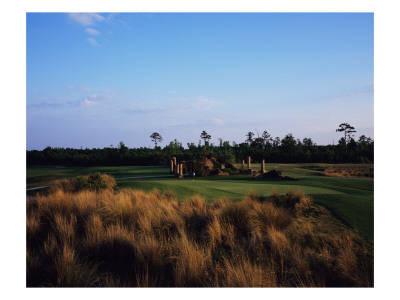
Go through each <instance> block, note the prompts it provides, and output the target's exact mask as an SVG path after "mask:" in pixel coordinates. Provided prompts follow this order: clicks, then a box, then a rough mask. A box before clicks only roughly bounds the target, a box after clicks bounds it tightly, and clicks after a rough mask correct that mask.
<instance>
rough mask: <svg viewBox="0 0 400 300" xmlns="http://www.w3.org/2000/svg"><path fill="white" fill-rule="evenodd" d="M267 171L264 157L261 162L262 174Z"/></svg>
mask: <svg viewBox="0 0 400 300" xmlns="http://www.w3.org/2000/svg"><path fill="white" fill-rule="evenodd" d="M263 173H265V160H264V159H263V160H262V162H261V174H263Z"/></svg>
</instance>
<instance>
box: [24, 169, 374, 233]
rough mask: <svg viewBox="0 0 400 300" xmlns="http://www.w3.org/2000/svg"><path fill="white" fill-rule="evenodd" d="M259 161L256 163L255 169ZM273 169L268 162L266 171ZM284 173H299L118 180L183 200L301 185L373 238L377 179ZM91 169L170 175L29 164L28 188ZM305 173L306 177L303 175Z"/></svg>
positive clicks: (117, 173)
mask: <svg viewBox="0 0 400 300" xmlns="http://www.w3.org/2000/svg"><path fill="white" fill-rule="evenodd" d="M256 167H257V166H255V167H254V168H255V169H256ZM271 168H273V167H272V165H268V166H267V170H269V169H271ZM278 169H280V170H282V173H284V174H291V175H298V176H299V175H300V176H299V177H294V178H296V179H297V180H295V181H284V180H276V179H269V180H266V179H264V180H253V179H252V178H251V176H212V177H203V178H195V180H194V182H193V179H192V178H184V179H177V178H175V177H165V178H141V179H123V180H118V181H117V184H118V187H119V188H135V189H143V190H147V191H148V190H152V189H154V188H157V189H159V190H160V191H161V192H165V191H168V190H172V191H173V192H174V195H175V197H176V198H177V199H178V200H180V201H184V200H185V199H186V198H188V197H191V196H192V195H196V194H199V195H201V196H203V197H204V198H205V199H206V200H207V201H209V202H211V201H213V200H215V199H218V198H220V197H227V198H228V199H230V200H232V201H237V200H241V199H243V197H245V196H246V195H247V194H248V193H249V191H251V190H252V191H254V192H255V193H256V194H258V195H263V196H269V195H271V193H272V191H273V190H274V189H276V190H277V191H278V192H279V193H280V194H281V195H284V193H285V192H286V191H287V190H288V189H290V188H294V189H299V190H302V191H304V192H305V193H306V194H308V195H310V196H312V198H313V199H314V203H316V204H318V205H321V206H324V207H325V208H327V209H328V210H329V211H331V213H332V214H333V215H334V216H335V217H337V218H338V219H340V220H342V221H343V222H344V223H345V224H347V225H348V226H351V227H352V228H355V229H357V230H359V231H360V233H362V234H363V235H364V236H365V237H366V238H368V239H369V240H371V241H373V237H374V180H373V179H357V178H334V177H326V176H320V174H319V175H317V174H315V171H313V170H308V169H303V168H301V165H293V164H292V165H279V166H278ZM93 172H102V173H107V174H110V175H112V176H114V177H115V178H121V177H136V176H154V175H168V174H169V168H167V167H162V166H149V167H137V166H135V167H92V168H54V167H53V168H51V167H29V168H27V188H30V187H37V186H41V185H47V184H49V183H50V182H51V180H54V179H57V178H69V177H76V176H79V175H87V174H90V173H93ZM301 176H304V177H301Z"/></svg>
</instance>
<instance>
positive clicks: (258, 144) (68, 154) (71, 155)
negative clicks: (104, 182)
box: [27, 124, 374, 166]
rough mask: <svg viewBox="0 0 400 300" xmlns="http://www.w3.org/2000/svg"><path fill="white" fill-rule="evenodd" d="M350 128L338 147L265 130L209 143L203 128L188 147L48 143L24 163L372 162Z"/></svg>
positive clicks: (370, 150) (370, 145) (156, 138)
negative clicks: (239, 140)
mask: <svg viewBox="0 0 400 300" xmlns="http://www.w3.org/2000/svg"><path fill="white" fill-rule="evenodd" d="M341 125H342V124H341ZM346 125H348V124H346ZM342 128H343V127H342ZM337 131H342V130H340V129H339V130H337ZM343 131H344V130H343ZM351 132H355V131H351V130H350V132H349V131H348V130H347V131H344V137H342V138H341V139H340V140H339V142H338V144H337V145H324V146H320V145H316V144H315V143H314V142H313V140H312V139H311V138H305V139H303V141H300V140H299V139H295V138H294V137H293V135H292V134H290V133H289V134H287V135H286V136H285V137H284V138H283V139H280V138H279V137H276V138H274V139H273V138H271V137H270V135H269V134H268V132H266V131H264V132H263V135H262V136H259V137H257V138H253V136H254V133H252V132H249V133H248V134H247V135H246V137H247V140H246V141H245V142H243V143H240V144H237V143H235V142H233V143H232V144H231V143H230V142H229V141H223V140H222V139H219V144H217V145H215V144H213V143H209V140H210V138H211V136H210V135H209V134H207V132H205V131H203V132H202V133H201V135H200V138H201V139H203V141H201V140H200V141H199V143H198V145H196V144H194V143H188V144H187V148H184V147H183V146H182V143H180V142H179V141H177V140H176V139H175V140H174V141H171V142H170V143H169V144H168V145H166V146H165V147H163V148H162V147H160V146H158V143H160V142H162V137H161V135H160V134H158V133H157V132H155V133H153V134H152V135H151V136H150V138H151V140H152V141H153V142H154V144H155V145H154V148H146V147H140V148H128V147H127V146H125V144H124V143H123V142H120V143H119V145H118V147H112V146H110V147H106V148H103V149H97V148H95V149H88V148H86V149H73V148H51V147H47V148H45V149H43V150H42V151H38V150H27V165H63V166H114V165H120V166H122V165H142V166H143V165H160V164H168V163H169V161H170V160H171V159H172V157H174V156H175V157H176V158H177V160H178V161H198V160H200V159H201V158H203V157H205V156H209V155H212V156H214V157H215V158H216V160H217V161H219V162H220V163H227V162H230V163H241V162H242V160H243V159H246V158H247V157H248V156H251V159H252V162H261V161H262V160H263V159H264V160H265V162H266V163H373V162H374V141H373V140H372V139H371V138H368V137H365V136H364V135H362V136H361V137H360V138H359V139H358V140H357V141H356V140H354V139H353V138H352V137H351Z"/></svg>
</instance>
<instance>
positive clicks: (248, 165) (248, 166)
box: [247, 156, 251, 170]
mask: <svg viewBox="0 0 400 300" xmlns="http://www.w3.org/2000/svg"><path fill="white" fill-rule="evenodd" d="M247 168H248V169H249V170H251V157H250V156H249V158H248V161H247Z"/></svg>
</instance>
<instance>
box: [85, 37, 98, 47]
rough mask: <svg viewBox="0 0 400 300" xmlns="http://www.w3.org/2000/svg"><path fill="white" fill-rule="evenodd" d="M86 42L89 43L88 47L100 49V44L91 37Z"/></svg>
mask: <svg viewBox="0 0 400 300" xmlns="http://www.w3.org/2000/svg"><path fill="white" fill-rule="evenodd" d="M87 41H88V42H89V44H90V45H92V46H95V47H100V44H99V43H98V42H97V41H96V40H95V39H94V38H92V37H90V38H88V39H87Z"/></svg>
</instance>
